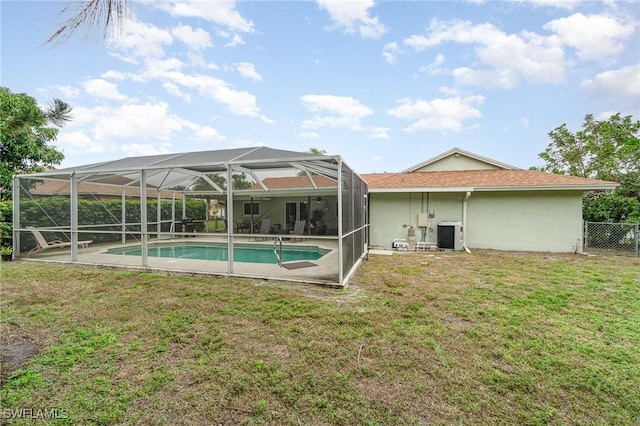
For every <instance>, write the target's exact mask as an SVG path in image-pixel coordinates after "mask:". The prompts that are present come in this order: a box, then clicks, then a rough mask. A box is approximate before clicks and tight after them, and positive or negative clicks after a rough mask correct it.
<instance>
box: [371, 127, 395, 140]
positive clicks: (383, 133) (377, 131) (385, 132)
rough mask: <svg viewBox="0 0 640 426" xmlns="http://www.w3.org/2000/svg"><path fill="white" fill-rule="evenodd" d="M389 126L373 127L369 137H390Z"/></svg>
mask: <svg viewBox="0 0 640 426" xmlns="http://www.w3.org/2000/svg"><path fill="white" fill-rule="evenodd" d="M389 130H391V129H389V128H388V127H372V128H371V134H370V135H369V137H370V138H371V139H390V136H389Z"/></svg>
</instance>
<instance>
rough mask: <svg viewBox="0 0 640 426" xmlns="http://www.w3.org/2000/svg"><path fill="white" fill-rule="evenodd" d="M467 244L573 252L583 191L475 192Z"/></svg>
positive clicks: (579, 229) (579, 227)
mask: <svg viewBox="0 0 640 426" xmlns="http://www.w3.org/2000/svg"><path fill="white" fill-rule="evenodd" d="M468 207H469V210H468V213H467V215H468V216H467V218H468V223H467V245H468V246H469V247H478V248H495V249H500V250H528V251H550V252H572V251H575V250H576V245H577V244H578V245H579V244H580V241H581V239H582V192H579V191H527V192H517V193H514V192H476V193H474V194H473V195H472V196H471V198H470V199H469V202H468Z"/></svg>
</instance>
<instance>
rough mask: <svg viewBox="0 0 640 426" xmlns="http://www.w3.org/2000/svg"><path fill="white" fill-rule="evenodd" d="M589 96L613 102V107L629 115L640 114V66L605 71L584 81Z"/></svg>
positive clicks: (584, 88) (583, 86)
mask: <svg viewBox="0 0 640 426" xmlns="http://www.w3.org/2000/svg"><path fill="white" fill-rule="evenodd" d="M581 88H582V90H584V91H585V92H586V93H587V94H588V95H590V96H594V97H600V98H608V99H610V100H611V104H612V106H615V107H617V108H618V109H620V110H623V112H624V113H628V114H636V115H637V114H640V64H636V65H629V66H626V67H623V68H620V69H617V70H609V71H604V72H601V73H599V74H597V75H596V76H595V77H594V78H592V79H587V80H583V81H582V84H581Z"/></svg>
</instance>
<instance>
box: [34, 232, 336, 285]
mask: <svg viewBox="0 0 640 426" xmlns="http://www.w3.org/2000/svg"><path fill="white" fill-rule="evenodd" d="M282 237H283V239H284V238H287V237H286V236H282ZM289 238H291V237H289ZM274 240H275V236H272V237H271V239H270V240H264V239H263V240H262V241H256V238H255V236H251V237H249V236H245V235H239V236H238V235H236V236H234V237H233V241H234V244H243V245H244V244H257V245H263V246H264V245H268V246H270V247H272V246H273V245H274ZM193 242H195V243H207V242H211V243H217V244H220V243H225V244H226V242H227V238H226V235H220V234H196V235H195V236H189V237H187V238H173V239H160V240H156V239H151V240H150V241H149V244H150V245H161V244H162V245H164V244H186V243H193ZM139 245H140V243H139V242H131V243H127V244H124V245H123V244H120V243H118V244H113V243H109V244H101V245H90V246H89V247H88V248H86V249H79V250H78V260H77V262H71V254H70V251H69V250H47V251H45V252H42V253H39V254H37V255H32V256H31V257H28V258H27V257H22V260H33V261H53V262H63V263H75V264H86V265H99V266H105V267H118V268H127V269H141V270H151V271H157V272H168V273H172V272H175V273H184V274H197V275H229V276H243V277H248V278H261V279H272V280H286V281H298V282H309V283H318V284H328V285H334V286H335V285H339V284H338V241H337V240H336V239H331V238H322V239H321V238H312V237H305V239H304V240H302V241H300V237H296V240H295V241H293V240H290V241H283V246H286V247H305V246H310V247H319V248H322V249H325V250H329V252H328V253H327V254H325V255H324V256H322V257H321V258H320V259H317V260H309V261H308V262H310V264H312V265H313V266H308V265H309V264H307V265H292V266H303V267H299V268H295V267H294V268H292V269H287V268H285V267H281V266H278V265H277V264H264V263H248V262H238V261H234V262H233V270H232V271H231V272H229V265H228V262H227V261H218V260H198V259H185V258H164V257H152V256H148V257H147V266H146V267H143V266H142V258H141V256H131V255H121V254H113V253H108V250H109V249H113V248H123V247H128V246H139ZM299 262H301V261H293V262H285V263H291V264H296V263H299Z"/></svg>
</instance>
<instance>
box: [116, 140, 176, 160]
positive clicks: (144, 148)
mask: <svg viewBox="0 0 640 426" xmlns="http://www.w3.org/2000/svg"><path fill="white" fill-rule="evenodd" d="M119 151H121V152H123V153H125V155H126V156H127V157H138V156H145V155H158V154H168V153H170V152H171V144H169V143H160V144H157V145H155V144H154V145H152V144H149V143H144V144H140V143H130V144H125V145H121V146H120V147H119Z"/></svg>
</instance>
